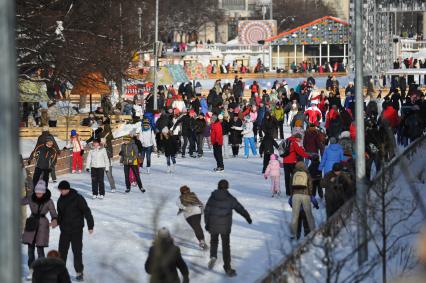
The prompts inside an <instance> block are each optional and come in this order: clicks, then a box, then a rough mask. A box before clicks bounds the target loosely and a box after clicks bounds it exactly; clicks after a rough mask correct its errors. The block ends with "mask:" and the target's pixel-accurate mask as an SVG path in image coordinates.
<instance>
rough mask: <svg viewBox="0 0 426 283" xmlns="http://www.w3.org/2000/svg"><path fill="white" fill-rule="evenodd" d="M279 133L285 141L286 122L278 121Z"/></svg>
mask: <svg viewBox="0 0 426 283" xmlns="http://www.w3.org/2000/svg"><path fill="white" fill-rule="evenodd" d="M278 133H279V138H280V139H282V140H283V139H284V120H283V121H278Z"/></svg>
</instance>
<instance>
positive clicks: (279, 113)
mask: <svg viewBox="0 0 426 283" xmlns="http://www.w3.org/2000/svg"><path fill="white" fill-rule="evenodd" d="M272 116H274V117H275V119H276V120H277V121H279V122H281V121H284V109H283V108H282V107H280V108H278V107H276V108H275V109H274V111H273V112H272Z"/></svg>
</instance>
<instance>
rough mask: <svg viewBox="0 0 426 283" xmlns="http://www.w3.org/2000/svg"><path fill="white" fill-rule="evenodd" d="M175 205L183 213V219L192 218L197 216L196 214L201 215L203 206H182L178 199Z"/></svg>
mask: <svg viewBox="0 0 426 283" xmlns="http://www.w3.org/2000/svg"><path fill="white" fill-rule="evenodd" d="M176 205H177V206H178V207H179V209H180V210H182V211H183V216H184V217H185V219H187V218H189V217H191V216H194V215H198V214H202V213H203V206H202V205H195V204H194V205H186V206H185V205H183V204H182V202H181V200H180V197H179V198H178V199H177V201H176Z"/></svg>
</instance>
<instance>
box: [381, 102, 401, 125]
mask: <svg viewBox="0 0 426 283" xmlns="http://www.w3.org/2000/svg"><path fill="white" fill-rule="evenodd" d="M384 109H385V110H383V112H382V122H383V123H387V125H388V126H389V127H391V128H392V129H394V130H395V129H396V128H397V127H398V125H399V116H398V111H396V109H395V108H393V106H392V105H391V104H388V105H387V106H385V107H384Z"/></svg>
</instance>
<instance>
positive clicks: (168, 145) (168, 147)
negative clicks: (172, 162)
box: [161, 135, 177, 157]
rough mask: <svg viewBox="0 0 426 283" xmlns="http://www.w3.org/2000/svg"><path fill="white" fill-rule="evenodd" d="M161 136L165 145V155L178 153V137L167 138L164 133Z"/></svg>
mask: <svg viewBox="0 0 426 283" xmlns="http://www.w3.org/2000/svg"><path fill="white" fill-rule="evenodd" d="M161 138H162V140H161V142H162V145H163V147H164V155H165V156H166V157H167V156H173V155H176V149H177V144H176V139H174V138H173V137H168V138H165V137H164V136H163V135H162V136H161Z"/></svg>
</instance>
